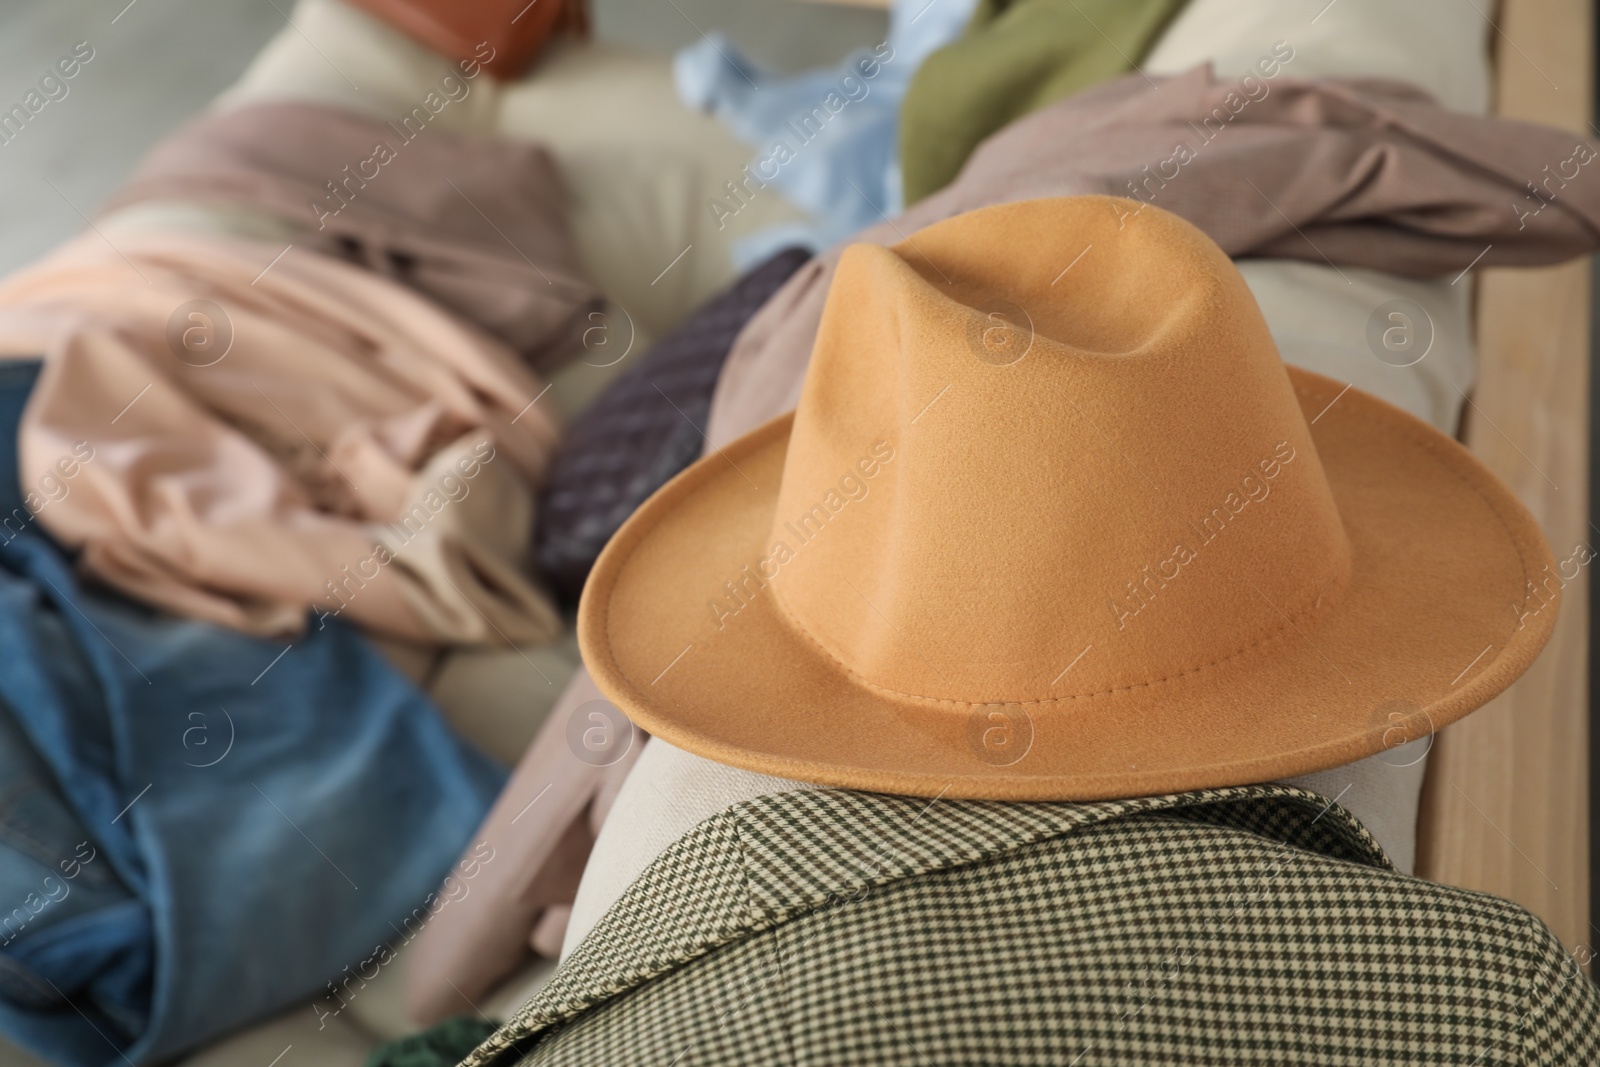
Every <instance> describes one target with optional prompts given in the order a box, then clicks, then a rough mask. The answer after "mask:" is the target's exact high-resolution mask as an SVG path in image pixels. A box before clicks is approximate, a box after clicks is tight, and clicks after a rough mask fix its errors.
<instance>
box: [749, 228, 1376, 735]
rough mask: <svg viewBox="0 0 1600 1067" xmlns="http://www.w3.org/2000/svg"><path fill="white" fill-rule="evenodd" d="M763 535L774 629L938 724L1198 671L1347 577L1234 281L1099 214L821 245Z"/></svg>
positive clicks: (1284, 401)
mask: <svg viewBox="0 0 1600 1067" xmlns="http://www.w3.org/2000/svg"><path fill="white" fill-rule="evenodd" d="M771 536H772V542H773V545H772V551H773V555H774V556H780V555H781V556H782V557H784V562H783V566H782V568H781V575H780V576H778V577H777V579H776V581H775V582H774V583H773V585H774V589H773V592H774V594H775V595H776V597H777V599H778V602H779V603H780V604H781V606H782V608H783V611H784V614H785V616H786V617H787V618H788V620H789V622H790V624H791V625H793V626H794V627H796V628H797V629H798V630H800V631H801V632H803V633H804V634H805V635H807V636H809V638H810V639H811V640H812V641H814V642H815V643H816V644H818V645H820V646H821V647H822V648H823V649H824V650H825V651H826V652H827V653H828V654H829V655H831V656H832V657H833V658H835V659H836V660H837V661H838V662H839V663H841V664H842V665H843V666H844V667H845V668H846V669H847V670H848V671H849V672H850V673H851V674H852V675H853V676H855V677H856V678H857V680H858V681H860V682H864V683H866V684H867V685H869V686H871V687H874V688H879V689H882V690H886V691H889V692H892V693H895V694H900V695H905V696H912V697H922V698H931V699H936V700H946V701H955V702H963V703H976V702H1034V701H1050V700H1058V699H1063V698H1070V697H1076V696H1084V695H1089V694H1094V693H1104V692H1107V691H1113V690H1121V689H1127V688H1132V687H1138V686H1144V685H1149V684H1153V683H1157V682H1161V681H1164V680H1169V679H1173V678H1176V677H1179V676H1182V675H1184V674H1187V673H1190V672H1195V671H1199V670H1202V669H1204V668H1206V667H1208V666H1211V665H1214V664H1217V663H1220V662H1223V661H1226V660H1228V659H1229V658H1231V657H1233V656H1236V655H1239V654H1241V653H1243V652H1244V651H1246V650H1248V649H1250V648H1251V647H1253V646H1255V645H1257V644H1259V643H1260V642H1262V641H1263V640H1266V639H1268V638H1270V637H1272V636H1273V635H1276V634H1279V633H1281V632H1282V631H1284V630H1285V629H1287V628H1289V627H1292V626H1295V625H1297V624H1298V623H1300V622H1301V621H1302V620H1304V619H1307V618H1309V617H1314V616H1315V614H1316V613H1317V612H1318V611H1320V610H1323V609H1324V608H1326V607H1327V606H1329V605H1331V604H1332V603H1334V602H1336V601H1337V598H1338V595H1339V592H1340V589H1341V588H1342V586H1343V584H1344V583H1345V581H1346V580H1347V578H1348V576H1349V573H1350V567H1351V547H1350V544H1349V541H1348V538H1347V536H1346V533H1345V529H1344V527H1343V526H1342V524H1341V522H1340V517H1339V513H1338V509H1337V507H1336V505H1335V503H1334V499H1333V496H1332V494H1331V492H1330V490H1329V486H1328V481H1327V479H1326V477H1325V476H1324V473H1323V470H1322V467H1321V465H1320V463H1319V460H1318V457H1317V453H1316V449H1315V447H1314V446H1313V445H1312V443H1311V437H1310V433H1309V431H1308V428H1307V420H1306V418H1305V416H1304V415H1303V414H1302V412H1301V407H1300V405H1299V403H1298V402H1297V400H1296V398H1295V394H1294V390H1293V388H1292V386H1291V383H1290V380H1289V377H1288V375H1287V373H1286V372H1285V370H1284V367H1283V364H1282V362H1281V361H1280V359H1279V356H1278V352H1277V349H1276V347H1275V346H1274V344H1273V341H1272V338H1271V335H1270V334H1269V332H1268V330H1267V327H1266V324H1265V322H1264V321H1263V320H1262V317H1261V314H1260V312H1259V310H1258V309H1257V306H1256V303H1255V300H1254V298H1253V297H1252V296H1251V294H1250V292H1249V290H1248V288H1247V287H1246V286H1245V284H1244V281H1243V279H1242V278H1241V277H1240V275H1239V273H1238V271H1237V270H1236V269H1235V268H1234V266H1233V265H1232V264H1231V263H1230V262H1229V261H1228V259H1227V258H1226V256H1224V255H1223V254H1222V252H1221V251H1220V250H1219V249H1218V248H1217V247H1216V245H1215V244H1213V243H1212V242H1211V241H1210V240H1209V239H1207V238H1206V237H1205V236H1204V235H1203V234H1201V233H1200V231H1198V230H1196V229H1195V228H1194V227H1193V226H1191V225H1190V224H1188V223H1187V222H1184V221H1183V220H1181V219H1179V218H1177V217H1176V216H1173V215H1170V214H1168V213H1166V212H1163V211H1160V210H1158V209H1155V208H1150V207H1146V208H1144V209H1142V210H1138V209H1137V205H1135V204H1133V203H1132V202H1129V201H1122V200H1116V199H1112V198H1100V197H1086V198H1078V199H1072V200H1056V201H1049V202H1030V203H1021V204H1008V205H1002V206H999V207H993V208H987V209H984V210H981V211H975V212H972V213H970V214H967V215H962V216H959V217H957V218H954V219H951V220H949V221H946V222H942V223H939V224H937V225H935V226H932V227H929V228H928V229H925V230H922V231H920V232H919V233H918V234H916V236H915V237H914V238H913V239H912V240H908V241H906V242H904V243H902V244H901V245H899V246H897V247H895V248H892V249H891V248H881V247H877V246H869V245H857V246H854V247H852V248H850V249H849V250H848V251H846V253H845V254H844V257H843V259H842V261H841V262H840V264H839V267H838V273H837V276H836V278H835V281H834V283H833V287H832V290H831V292H830V295H829V301H828V305H827V310H826V312H825V313H824V317H823V321H822V325H821V330H820V332H819V335H818V339H817V344H816V349H815V353H814V356H813V363H812V366H811V368H810V370H809V373H808V377H807V380H806V384H805V389H804V392H803V394H802V398H801V401H800V405H799V408H798V410H797V412H796V415H795V419H794V426H793V432H792V437H791V440H790V443H789V447H788V453H787V457H786V460H785V465H784V469H783V479H782V484H781V488H780V490H779V493H778V502H777V509H776V515H775V518H774V521H773V528H772V535H771ZM1152 617H1156V618H1159V623H1158V624H1154V625H1153V624H1152ZM1113 635H1115V642H1116V648H1117V655H1115V656H1099V657H1088V658H1085V659H1084V660H1083V662H1082V663H1081V664H1079V663H1077V659H1078V657H1079V656H1080V654H1081V653H1082V652H1084V650H1085V649H1087V648H1088V647H1090V646H1092V645H1094V644H1095V643H1097V642H1100V643H1110V642H1111V640H1112V637H1113ZM1069 664H1074V666H1072V667H1071V669H1066V668H1068V665H1069Z"/></svg>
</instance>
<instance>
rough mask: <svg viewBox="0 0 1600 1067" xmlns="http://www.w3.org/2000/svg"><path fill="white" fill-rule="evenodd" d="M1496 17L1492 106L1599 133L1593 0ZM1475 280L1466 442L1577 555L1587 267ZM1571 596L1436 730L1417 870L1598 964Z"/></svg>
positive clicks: (1581, 623) (1555, 541)
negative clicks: (1529, 662)
mask: <svg viewBox="0 0 1600 1067" xmlns="http://www.w3.org/2000/svg"><path fill="white" fill-rule="evenodd" d="M1463 17H1471V16H1470V15H1466V16H1463ZM1491 21H1492V22H1493V23H1494V28H1493V30H1492V31H1491V32H1492V34H1493V38H1492V45H1491V47H1492V48H1493V50H1494V59H1495V71H1496V77H1495V91H1494V111H1495V113H1496V114H1499V115H1503V116H1506V117H1508V118H1518V119H1526V120H1530V121H1535V122H1542V123H1546V124H1548V125H1553V126H1560V127H1563V128H1566V129H1570V130H1572V131H1574V133H1575V135H1579V136H1583V137H1585V138H1587V139H1591V140H1592V139H1593V137H1594V133H1593V129H1592V127H1591V126H1590V121H1591V119H1592V115H1593V104H1594V66H1595V37H1594V32H1595V27H1594V8H1593V6H1592V5H1591V4H1590V3H1588V2H1586V0H1504V2H1503V3H1502V4H1500V5H1499V10H1498V11H1497V12H1496V13H1495V17H1494V18H1493V19H1491ZM1535 177H1536V175H1535V174H1533V173H1530V174H1529V179H1530V180H1532V179H1533V178H1535ZM1508 210H1509V208H1508ZM1478 286H1479V288H1478V303H1477V323H1476V325H1477V336H1478V352H1479V366H1480V373H1479V378H1478V385H1477V388H1476V389H1475V390H1474V395H1473V398H1472V403H1471V404H1470V405H1469V406H1468V407H1467V410H1466V413H1465V418H1464V419H1463V423H1462V439H1463V440H1464V441H1465V442H1466V443H1467V445H1468V447H1470V448H1471V449H1472V450H1473V451H1474V452H1475V453H1476V454H1477V455H1478V456H1479V457H1480V458H1481V459H1483V461H1484V462H1485V463H1487V464H1488V465H1489V467H1490V468H1491V469H1492V470H1493V471H1494V472H1495V473H1496V474H1497V475H1498V476H1499V477H1500V478H1501V479H1502V480H1504V481H1505V482H1506V483H1507V484H1508V485H1510V486H1511V487H1512V489H1513V490H1515V491H1516V493H1517V495H1518V497H1519V498H1520V499H1521V500H1522V501H1523V503H1524V504H1526V505H1527V506H1528V507H1529V509H1530V510H1532V512H1533V514H1534V515H1535V517H1536V518H1538V519H1539V521H1540V523H1541V524H1542V525H1543V527H1544V530H1545V535H1546V536H1547V537H1548V538H1549V540H1550V545H1551V547H1552V549H1554V551H1555V555H1556V558H1557V560H1567V559H1569V557H1571V556H1572V555H1573V552H1574V549H1575V547H1576V546H1578V545H1585V546H1587V545H1589V544H1590V543H1591V531H1590V528H1589V525H1588V521H1589V473H1590V472H1589V444H1588V443H1589V358H1590V313H1591V294H1590V263H1589V261H1588V260H1581V261H1578V262H1573V263H1566V264H1562V265H1561V266H1557V267H1548V268H1537V269H1529V268H1517V269H1494V270H1485V271H1483V272H1482V274H1481V275H1480V277H1479V281H1478ZM1595 540H1596V541H1600V538H1596V539H1595ZM1579 558H1582V557H1581V556H1580V557H1579ZM1571 570H1572V565H1571V564H1569V565H1568V566H1567V568H1566V573H1567V574H1569V575H1570V574H1571ZM1559 597H1560V611H1561V615H1560V619H1559V621H1558V623H1557V626H1556V632H1555V635H1554V636H1553V637H1552V638H1551V640H1550V644H1549V646H1548V647H1547V648H1546V649H1545V651H1544V654H1543V655H1542V656H1541V657H1540V658H1539V660H1538V661H1537V662H1536V663H1535V664H1534V665H1533V667H1532V669H1530V670H1529V671H1528V673H1527V674H1526V675H1524V676H1523V677H1522V678H1521V679H1519V680H1518V681H1517V683H1516V684H1515V685H1514V686H1512V687H1511V689H1510V690H1509V691H1507V692H1506V693H1505V694H1503V695H1502V696H1501V697H1500V698H1498V699H1497V700H1495V701H1493V702H1492V703H1490V704H1489V705H1487V706H1486V707H1485V708H1483V709H1482V710H1480V711H1478V712H1476V713H1475V714H1473V715H1471V716H1469V717H1468V718H1466V719H1464V720H1463V721H1461V722H1459V723H1457V724H1456V725H1454V726H1451V727H1450V728H1449V729H1447V730H1444V731H1443V732H1441V733H1440V734H1439V735H1438V737H1437V741H1436V744H1435V746H1434V749H1433V753H1432V756H1431V758H1430V761H1429V767H1428V773H1427V779H1426V782H1425V784H1424V787H1423V812H1422V818H1421V820H1420V824H1419V827H1418V841H1417V847H1418V855H1417V859H1418V863H1417V873H1418V874H1420V875H1422V876H1423V877H1425V878H1431V879H1435V880H1437V881H1441V882H1448V883H1451V884H1454V885H1461V886H1466V887H1469V888H1472V889H1481V890H1484V891H1486V892H1490V893H1494V894H1497V895H1499V896H1503V897H1509V898H1510V899H1512V900H1515V901H1517V902H1518V903H1520V904H1522V905H1523V906H1524V907H1527V908H1528V909H1529V910H1531V911H1532V912H1534V914H1536V915H1538V916H1539V917H1540V918H1542V919H1543V920H1544V921H1545V922H1546V923H1548V924H1549V925H1550V927H1551V928H1552V929H1553V930H1554V931H1555V933H1556V935H1557V936H1559V937H1560V938H1561V940H1562V943H1563V944H1565V945H1566V946H1567V947H1568V948H1569V950H1571V951H1572V952H1573V954H1574V956H1575V958H1577V959H1578V960H1579V962H1581V963H1588V961H1589V959H1590V958H1591V957H1592V956H1593V955H1594V949H1593V947H1592V946H1593V945H1594V944H1595V943H1596V942H1600V934H1597V933H1596V931H1595V928H1594V927H1593V926H1592V925H1591V915H1590V886H1591V873H1592V872H1591V855H1592V850H1591V840H1590V820H1589V804H1590V785H1589V746H1590V741H1591V739H1590V731H1589V718H1590V709H1589V699H1588V681H1589V679H1588V662H1587V656H1588V650H1589V618H1588V616H1589V598H1588V583H1587V582H1586V581H1585V580H1584V579H1582V578H1577V580H1569V581H1566V582H1565V585H1564V588H1562V589H1560V590H1559Z"/></svg>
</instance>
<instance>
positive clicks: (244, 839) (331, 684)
mask: <svg viewBox="0 0 1600 1067" xmlns="http://www.w3.org/2000/svg"><path fill="white" fill-rule="evenodd" d="M37 369H38V365H37V364H15V363H13V364H0V520H3V523H0V650H3V653H0V894H5V895H4V896H0V942H3V944H0V1032H4V1034H5V1036H6V1037H7V1038H9V1039H10V1040H11V1041H13V1042H14V1043H16V1044H18V1045H20V1046H22V1047H24V1048H26V1049H29V1050H30V1051H33V1052H35V1053H36V1054H38V1055H40V1056H42V1057H44V1058H46V1059H48V1060H50V1061H52V1062H54V1063H59V1064H64V1065H69V1067H109V1065H112V1064H124V1063H126V1062H129V1061H131V1062H133V1063H135V1064H139V1065H141V1067H142V1065H143V1064H146V1063H152V1062H156V1061H159V1060H163V1059H167V1058H170V1057H172V1056H173V1055H175V1054H177V1053H180V1052H182V1051H184V1050H186V1049H189V1048H192V1047H194V1046H196V1045H199V1044H202V1043H204V1042H206V1041H208V1040H210V1039H212V1038H214V1037H215V1036H217V1035H218V1034H219V1033H221V1032H223V1031H225V1030H228V1029H231V1028H234V1027H237V1026H240V1025H242V1024H244V1023H246V1022H249V1021H251V1020H254V1019H257V1018H261V1017H263V1016H266V1015H269V1014H273V1013H276V1012H279V1011H282V1010H284V1009H286V1008H288V1007H290V1006H291V1005H293V1004H295V1003H297V1002H300V1001H306V1000H309V999H310V998H311V997H313V996H315V995H317V994H319V993H323V992H324V991H325V986H326V983H327V982H329V981H330V980H332V979H334V978H336V977H339V976H340V972H341V970H342V968H344V967H345V966H346V965H349V966H352V967H354V966H355V965H357V964H358V963H359V961H362V960H363V959H368V958H370V957H371V956H372V955H373V952H374V949H375V948H376V946H378V945H379V944H380V943H381V942H387V941H393V940H396V939H397V938H396V935H397V934H398V933H399V932H400V929H399V927H398V926H397V925H395V924H397V923H400V922H401V921H402V919H403V917H406V916H410V915H412V914H413V912H414V911H415V909H418V908H419V907H423V906H424V904H425V901H426V899H427V898H428V896H429V894H430V893H431V892H432V891H433V890H434V889H435V887H436V886H438V885H439V883H440V881H441V880H442V879H443V877H444V875H445V873H446V871H447V870H448V868H449V866H450V864H451V863H452V861H453V860H454V859H455V858H456V856H457V855H458V854H459V853H460V852H461V851H462V850H463V848H464V847H465V846H466V845H467V843H468V838H469V836H470V834H471V833H472V831H473V828H474V827H475V826H477V824H478V823H479V821H480V820H481V819H482V817H483V815H484V813H485V812H486V811H487V809H488V806H489V804H490V802H491V801H492V800H493V798H494V796H495V795H496V794H497V793H498V791H499V789H500V787H501V786H502V785H503V784H504V778H505V775H504V772H503V770H501V769H500V768H498V767H497V766H496V765H494V764H493V763H491V762H490V761H489V760H488V759H487V758H486V757H484V756H482V755H479V754H477V753H476V752H474V751H472V750H470V749H469V748H468V747H467V746H466V745H465V744H464V743H463V742H461V741H460V740H458V739H457V738H456V737H455V736H454V735H453V734H452V733H451V732H450V731H449V729H448V728H447V727H446V726H445V724H444V722H443V721H442V720H441V719H440V718H439V716H438V713H437V712H436V711H435V710H434V708H433V707H432V706H431V705H430V704H429V703H428V701H427V699H426V698H425V697H424V696H423V695H422V694H421V693H419V692H418V691H417V690H416V689H415V688H414V687H412V685H411V684H410V683H409V682H408V681H406V680H405V679H404V678H403V677H402V676H400V675H399V674H398V673H397V672H396V671H395V670H394V668H393V667H391V666H390V665H389V664H388V663H387V662H386V661H385V660H383V659H382V658H381V657H380V656H379V655H378V653H377V652H376V651H375V650H373V649H372V648H371V647H370V646H369V645H368V644H367V643H366V642H365V640H364V639H362V638H361V637H360V635H358V634H357V633H356V632H354V631H353V630H350V629H348V628H346V627H343V626H341V625H338V624H337V623H336V622H334V623H330V624H329V625H328V626H327V627H326V628H325V629H320V630H319V629H316V628H312V629H311V630H310V631H309V632H308V633H307V634H306V635H305V636H304V637H302V638H300V639H299V640H297V641H295V642H294V643H293V644H292V646H291V645H289V644H288V643H287V642H284V641H267V640H260V639H257V638H253V637H247V636H244V635H242V634H239V633H235V632H233V631H229V630H225V629H222V628H220V627H216V626H212V625H209V624H206V623H200V622H193V621H189V620H182V619H174V618H172V617H170V616H166V615H162V614H159V613H157V612H154V611H151V610H149V609H147V608H145V607H143V606H141V605H139V604H136V603H133V602H131V601H129V600H127V599H126V598H123V597H121V596H118V595H116V594H114V593H111V592H109V591H107V590H105V589H103V588H97V587H94V586H91V585H90V584H88V583H87V582H85V581H82V580H80V578H79V577H78V575H77V573H76V572H75V570H74V568H73V567H72V566H71V563H70V561H69V559H68V558H67V556H66V555H65V554H64V553H63V552H62V551H61V549H60V548H58V547H57V546H56V545H55V544H54V543H53V542H52V541H51V540H50V539H49V538H48V537H47V536H45V535H44V534H43V533H41V532H40V530H39V525H38V522H37V520H36V519H34V518H33V517H32V516H30V515H29V514H28V512H27V511H26V510H23V509H22V496H21V493H20V491H19V486H18V481H17V462H16V431H17V421H18V419H19V418H20V416H21V412H22V408H23V404H24V402H25V400H26V398H27V395H28V392H29V390H30V389H31V387H32V383H33V380H34V377H35V376H36V374H37ZM80 476H81V474H80ZM68 484H69V485H70V483H68ZM47 506H48V505H47ZM286 649H287V651H286ZM280 654H281V655H280ZM19 908H20V909H21V911H20V913H19V911H18V909H19ZM419 914H425V912H423V913H419ZM8 922H9V925H8ZM408 928H410V927H408ZM369 977H370V976H369ZM63 998H65V999H63ZM305 1010H306V1011H307V1012H310V1011H311V1010H312V1009H311V1008H310V1007H307V1008H306V1009H305Z"/></svg>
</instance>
